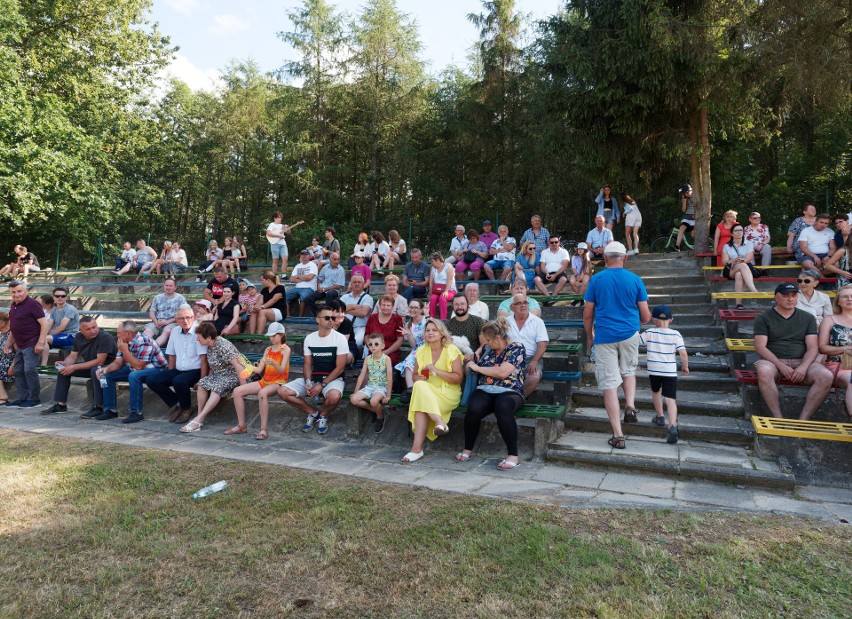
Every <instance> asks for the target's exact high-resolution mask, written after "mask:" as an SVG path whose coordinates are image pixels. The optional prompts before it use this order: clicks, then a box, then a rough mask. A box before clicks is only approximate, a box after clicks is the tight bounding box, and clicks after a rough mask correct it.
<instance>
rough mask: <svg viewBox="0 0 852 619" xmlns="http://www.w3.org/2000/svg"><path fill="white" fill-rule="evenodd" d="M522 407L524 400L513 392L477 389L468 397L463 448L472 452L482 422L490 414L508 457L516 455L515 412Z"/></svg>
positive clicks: (516, 432) (516, 429)
mask: <svg viewBox="0 0 852 619" xmlns="http://www.w3.org/2000/svg"><path fill="white" fill-rule="evenodd" d="M523 405H524V398H523V397H522V396H521V395H520V394H518V393H514V392H511V393H510V392H507V391H506V392H503V393H487V392H485V391H483V390H482V389H477V390H476V391H474V392H473V395H471V396H470V400H469V401H468V403H467V412H466V413H465V414H464V448H465V449H467V450H469V451H473V446H474V445H475V444H476V437H477V436H479V427H480V425H481V424H482V420H483V419H485V418H486V417H487V416H488V415H490V414H491V413H494V416H495V417H496V418H497V427H498V428H499V429H500V436H502V437H503V440H504V441H505V443H506V448H507V449H508V452H509V455H510V456H517V455H518V424H517V422H516V421H515V411H517V410H520V408H521V407H522V406H523Z"/></svg>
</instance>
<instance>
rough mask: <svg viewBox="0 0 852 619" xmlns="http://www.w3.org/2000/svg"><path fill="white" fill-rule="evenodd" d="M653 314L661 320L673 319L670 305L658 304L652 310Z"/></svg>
mask: <svg viewBox="0 0 852 619" xmlns="http://www.w3.org/2000/svg"><path fill="white" fill-rule="evenodd" d="M651 316H652V317H654V318H658V319H660V320H671V317H672V308H670V307H669V306H668V305H658V306H657V307H655V308H654V309H653V310H652V311H651Z"/></svg>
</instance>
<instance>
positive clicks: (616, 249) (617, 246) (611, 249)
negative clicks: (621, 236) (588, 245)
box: [604, 241, 627, 256]
mask: <svg viewBox="0 0 852 619" xmlns="http://www.w3.org/2000/svg"><path fill="white" fill-rule="evenodd" d="M604 254H620V255H622V256H624V255H626V254H627V248H626V247H625V246H624V244H623V243H619V242H618V241H613V242H612V243H610V244H609V245H607V246H606V247H604Z"/></svg>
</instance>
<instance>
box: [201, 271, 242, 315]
mask: <svg viewBox="0 0 852 619" xmlns="http://www.w3.org/2000/svg"><path fill="white" fill-rule="evenodd" d="M224 288H230V289H231V290H233V291H234V298H235V299H236V298H238V297H239V296H240V285H239V284H238V283H237V280H235V279H234V278H233V277H229V276H228V271H226V270H225V267H221V266H220V267H216V268H215V269H213V279H211V280H210V282H209V283H208V284H207V287H206V288H205V289H204V298H205V299H207V300H208V301H210V303H212V304H213V306H214V307H215V306H216V305H218V304H219V301H220V300H221V298H222V290H223V289H224Z"/></svg>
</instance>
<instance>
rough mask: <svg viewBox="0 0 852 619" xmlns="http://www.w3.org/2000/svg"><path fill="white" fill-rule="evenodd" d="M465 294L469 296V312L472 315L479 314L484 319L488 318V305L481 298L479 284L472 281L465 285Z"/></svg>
mask: <svg viewBox="0 0 852 619" xmlns="http://www.w3.org/2000/svg"><path fill="white" fill-rule="evenodd" d="M464 296H465V297H466V298H467V312H468V313H469V314H470V315H471V316H479V317H480V318H482V320H488V315H489V310H488V306H487V305H486V304H485V303H483V302H482V301H480V300H479V284H477V283H475V282H471V283H469V284H467V285H466V286H465V287H464Z"/></svg>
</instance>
